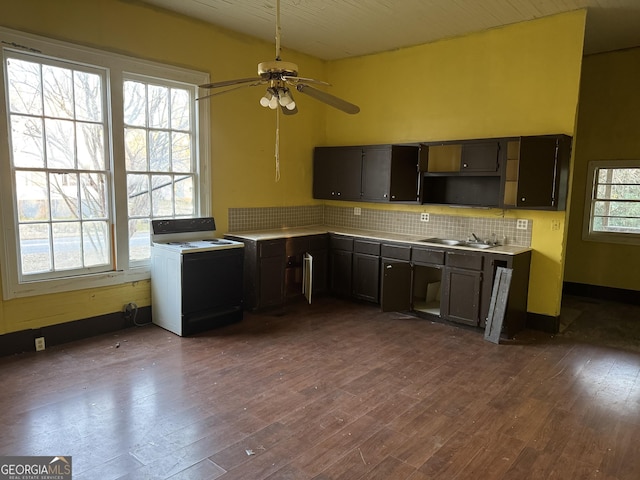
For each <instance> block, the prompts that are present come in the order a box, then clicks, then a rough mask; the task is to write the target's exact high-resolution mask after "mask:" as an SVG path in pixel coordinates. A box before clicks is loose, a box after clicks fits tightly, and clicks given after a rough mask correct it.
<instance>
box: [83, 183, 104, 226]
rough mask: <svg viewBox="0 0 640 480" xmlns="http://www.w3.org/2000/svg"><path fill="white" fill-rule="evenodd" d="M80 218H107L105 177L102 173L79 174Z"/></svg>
mask: <svg viewBox="0 0 640 480" xmlns="http://www.w3.org/2000/svg"><path fill="white" fill-rule="evenodd" d="M80 199H81V205H82V218H83V219H87V218H103V219H104V218H107V177H106V175H105V174H102V173H81V174H80Z"/></svg>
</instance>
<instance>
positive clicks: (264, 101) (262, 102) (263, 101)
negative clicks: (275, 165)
mask: <svg viewBox="0 0 640 480" xmlns="http://www.w3.org/2000/svg"><path fill="white" fill-rule="evenodd" d="M260 105H262V106H263V107H268V106H269V99H268V98H267V96H266V95H265V96H264V97H262V98H261V99H260Z"/></svg>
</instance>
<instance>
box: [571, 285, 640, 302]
mask: <svg viewBox="0 0 640 480" xmlns="http://www.w3.org/2000/svg"><path fill="white" fill-rule="evenodd" d="M562 293H563V294H566V295H575V296H577V297H589V298H599V299H601V300H611V301H613V302H620V303H629V304H632V305H640V292H638V291H637V290H626V289H624V288H614V287H603V286H600V285H587V284H586V283H573V282H564V284H563V286H562Z"/></svg>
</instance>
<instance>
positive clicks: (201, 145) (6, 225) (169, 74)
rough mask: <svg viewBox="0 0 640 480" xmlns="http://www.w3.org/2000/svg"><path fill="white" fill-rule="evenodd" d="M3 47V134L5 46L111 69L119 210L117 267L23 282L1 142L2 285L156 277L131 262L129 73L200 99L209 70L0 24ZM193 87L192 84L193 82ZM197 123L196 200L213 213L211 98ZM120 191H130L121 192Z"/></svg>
mask: <svg viewBox="0 0 640 480" xmlns="http://www.w3.org/2000/svg"><path fill="white" fill-rule="evenodd" d="M0 42H1V43H0V49H1V51H2V59H1V60H2V75H0V135H2V136H3V137H4V138H5V139H7V138H8V136H9V129H8V122H7V112H8V103H7V102H8V99H7V98H5V83H6V80H7V79H6V71H5V68H4V64H5V51H14V52H19V53H30V54H33V55H35V56H41V57H44V58H55V59H60V60H66V61H69V62H74V63H80V64H85V65H89V66H97V67H101V68H104V69H105V71H106V72H107V85H105V90H106V95H107V101H108V105H107V109H108V112H107V113H106V114H107V115H108V124H109V131H110V133H111V135H110V138H105V142H109V144H110V151H111V158H110V159H108V161H109V162H110V166H111V167H110V168H111V174H112V176H113V178H112V183H111V185H112V186H113V191H112V198H111V202H112V205H110V208H112V209H113V219H114V225H113V229H114V231H115V232H116V233H115V238H114V243H115V252H114V255H115V258H116V262H115V265H116V268H115V269H114V270H111V271H109V272H105V273H96V274H86V275H79V276H77V277H67V278H58V279H49V280H41V281H30V282H24V283H20V282H19V272H18V261H19V259H18V257H17V252H18V248H17V231H16V225H15V221H14V219H15V215H16V212H15V209H14V199H13V195H14V188H13V185H12V175H11V165H10V158H11V157H10V151H9V145H8V143H9V142H7V141H4V142H1V143H2V145H1V146H0V188H1V190H2V191H1V193H0V202H1V203H2V207H1V208H0V262H2V263H1V270H2V289H3V298H4V299H5V300H8V299H12V298H19V297H28V296H33V295H43V294H48V293H57V292H66V291H73V290H80V289H86V288H95V287H103V286H111V285H119V284H124V283H129V282H136V281H140V280H145V279H148V278H149V277H150V268H149V265H148V264H143V265H140V264H137V265H129V259H128V235H127V232H128V215H127V213H128V212H127V196H126V173H125V159H124V113H123V82H124V79H125V77H126V75H139V76H142V77H148V78H156V79H160V80H166V81H171V82H176V83H178V84H183V85H185V86H189V87H190V86H193V95H194V98H196V97H197V94H198V91H197V87H196V85H201V84H203V83H208V82H209V74H208V73H205V72H198V71H194V70H189V69H185V68H181V67H176V66H171V65H165V64H161V63H157V62H152V61H148V60H142V59H139V58H134V57H128V56H125V55H119V54H114V53H110V52H106V51H102V50H98V49H94V48H89V47H84V46H79V45H74V44H70V43H67V42H61V41H57V40H52V39H48V38H45V37H40V36H37V35H31V34H26V33H22V32H18V31H15V30H10V29H6V28H3V27H0ZM190 89H191V87H190ZM194 112H195V119H194V120H195V122H196V123H195V125H196V131H197V140H196V142H195V143H196V145H195V151H194V155H195V157H196V158H197V159H198V170H199V171H198V178H199V182H198V197H197V198H196V199H194V203H195V210H196V215H200V216H207V215H210V210H211V194H210V190H211V188H210V181H211V179H210V177H211V165H210V149H209V145H210V142H209V138H210V127H209V125H210V121H209V105H208V102H196V107H195V108H194ZM118 191H120V192H124V194H118Z"/></svg>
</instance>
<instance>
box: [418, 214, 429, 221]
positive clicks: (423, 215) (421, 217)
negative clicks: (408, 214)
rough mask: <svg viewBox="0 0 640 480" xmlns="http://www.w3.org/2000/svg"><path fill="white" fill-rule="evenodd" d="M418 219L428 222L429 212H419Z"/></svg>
mask: <svg viewBox="0 0 640 480" xmlns="http://www.w3.org/2000/svg"><path fill="white" fill-rule="evenodd" d="M420 221H421V222H428V221H429V214H428V213H421V214H420Z"/></svg>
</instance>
